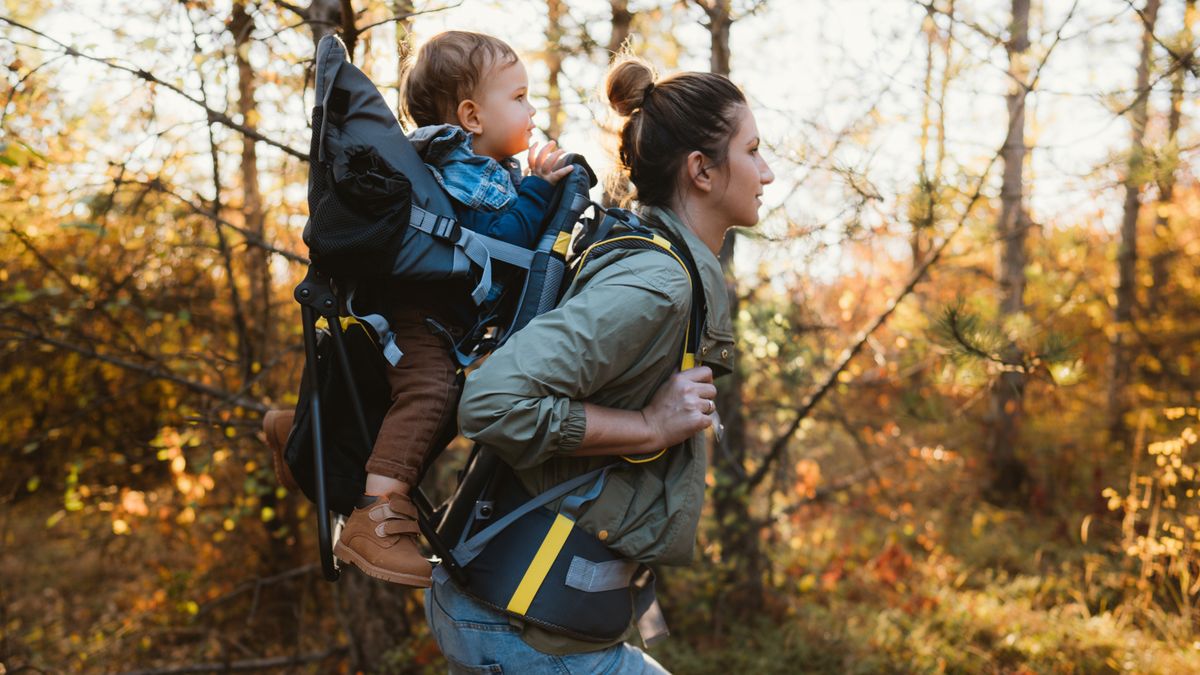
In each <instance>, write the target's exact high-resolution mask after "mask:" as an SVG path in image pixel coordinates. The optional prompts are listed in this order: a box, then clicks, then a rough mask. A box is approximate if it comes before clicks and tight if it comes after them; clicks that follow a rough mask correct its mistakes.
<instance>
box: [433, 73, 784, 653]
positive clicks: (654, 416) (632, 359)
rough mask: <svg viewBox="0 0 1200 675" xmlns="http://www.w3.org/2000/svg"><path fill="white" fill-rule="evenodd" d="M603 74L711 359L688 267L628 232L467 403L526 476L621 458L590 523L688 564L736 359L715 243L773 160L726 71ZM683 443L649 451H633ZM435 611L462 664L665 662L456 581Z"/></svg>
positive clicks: (737, 222)
mask: <svg viewBox="0 0 1200 675" xmlns="http://www.w3.org/2000/svg"><path fill="white" fill-rule="evenodd" d="M606 89H607V94H608V99H609V103H610V104H611V105H612V107H613V108H614V109H615V110H616V111H617V113H618V114H620V115H621V116H622V117H625V118H627V119H626V120H625V123H624V126H623V128H622V130H621V143H620V157H621V162H622V164H623V169H624V170H625V171H626V172H627V174H628V177H629V179H630V181H631V182H632V183H633V186H634V187H635V188H636V190H637V194H636V198H637V202H638V205H639V211H638V213H639V216H640V217H641V220H642V221H643V223H644V224H646V225H648V226H649V227H651V228H652V229H654V230H656V231H658V232H661V233H662V234H663V235H664V236H665V237H667V238H668V239H669V240H672V241H675V242H678V245H681V246H685V247H686V249H687V251H688V253H690V255H691V257H692V258H693V259H694V261H695V265H696V268H697V271H698V274H699V278H698V279H695V283H700V284H702V285H703V289H704V299H705V305H706V309H705V311H706V316H705V322H704V325H705V329H704V334H703V335H702V336H701V339H700V344H699V349H698V352H699V353H698V354H697V355H696V356H697V358H698V359H699V360H700V361H701V362H702V363H704V364H705V365H702V366H700V367H696V368H692V369H690V370H687V371H684V372H682V373H678V372H676V371H677V370H678V368H679V363H680V356H681V345H682V344H683V342H684V338H685V332H686V329H687V324H688V318H689V312H690V309H691V302H692V286H691V281H689V275H688V274H687V272H686V271H685V270H684V267H682V266H681V265H680V263H679V262H678V261H676V260H675V259H674V258H673V257H672V256H669V255H664V254H663V253H661V252H658V251H648V250H637V249H632V250H617V251H614V252H611V253H608V254H605V255H604V256H603V257H602V258H601V259H599V260H597V261H596V262H589V263H588V264H587V265H585V266H584V267H583V269H582V270H581V271H580V273H579V275H578V277H577V278H576V279H575V281H574V282H573V283H572V285H571V287H570V288H569V289H568V291H567V294H566V297H565V298H564V300H563V302H562V303H561V304H560V305H559V306H558V307H557V308H556V309H554V310H552V311H550V312H548V313H546V314H544V315H542V316H540V317H538V318H537V319H535V320H534V321H533V322H531V323H530V324H529V325H528V326H527V327H525V328H524V329H522V330H521V331H520V332H518V333H517V334H515V335H514V336H513V337H512V338H511V339H510V340H509V341H508V342H507V344H505V346H504V347H502V348H501V349H499V350H497V351H496V352H495V353H494V354H493V355H492V356H491V357H490V358H489V359H488V360H487V361H486V362H485V363H484V364H483V365H482V366H481V367H480V368H479V369H478V370H477V371H476V372H475V373H473V374H472V376H471V377H470V378H468V380H467V383H466V386H465V389H464V392H463V398H462V402H461V404H460V407H459V418H460V423H461V425H462V430H463V433H464V434H465V435H466V436H467V437H468V438H471V439H473V440H475V441H478V442H480V443H482V444H484V445H485V446H487V447H489V448H490V449H491V450H493V451H494V452H496V453H497V454H498V455H499V456H500V457H501V458H502V459H503V460H504V461H505V462H506V463H508V464H509V465H510V466H512V467H513V469H514V471H515V473H516V476H517V478H518V480H519V481H520V483H521V484H522V486H523V487H524V488H525V490H526V491H528V492H529V493H530V494H538V493H541V492H543V491H545V490H547V489H549V488H551V487H553V486H555V485H557V484H559V483H562V482H564V481H566V480H568V479H571V478H573V477H576V476H579V475H581V474H584V473H586V472H588V471H591V470H593V469H595V468H597V467H600V466H604V465H607V464H615V466H614V468H613V470H611V471H610V472H609V473H608V474H607V478H606V480H605V482H604V483H603V489H602V490H601V491H600V492H599V495H598V496H597V497H596V498H595V500H594V501H592V502H591V503H590V505H589V506H588V507H587V509H586V511H584V512H583V513H582V515H581V516H580V517H579V519H578V521H577V525H578V526H579V527H581V528H582V529H583V530H585V531H586V532H588V533H590V534H591V535H594V536H595V537H596V538H598V539H599V540H601V541H603V542H604V544H605V545H606V546H607V547H608V549H609V550H611V551H613V552H615V553H616V554H617V555H619V556H620V557H622V558H624V559H626V560H629V561H636V562H639V563H647V564H686V563H689V562H690V561H691V560H692V557H693V552H694V551H693V549H694V546H695V538H696V526H697V523H698V521H699V518H700V510H701V507H702V504H703V498H704V477H705V468H706V467H705V464H706V458H705V448H704V443H703V435H702V434H703V431H704V429H706V428H708V427H709V426H711V425H712V423H713V415H714V412H715V406H714V403H713V398H714V397H715V395H716V388H715V387H714V386H713V384H712V379H713V371H714V370H715V371H718V372H726V371H728V370H729V368H730V366H731V364H732V361H733V344H732V343H733V334H732V328H731V323H730V318H729V312H728V302H727V300H726V295H725V284H724V277H723V276H722V273H721V268H720V264H719V263H718V261H717V257H716V256H717V253H718V251H719V250H720V248H721V243H722V241H723V240H724V238H725V236H726V234H727V233H728V231H729V230H730V229H731V228H733V227H751V226H753V225H755V224H756V223H757V222H758V209H759V207H760V206H761V196H762V189H763V186H764V185H766V184H768V183H770V182H771V181H772V180H773V179H774V176H773V174H772V173H771V170H770V169H769V168H768V167H767V164H766V162H765V161H764V160H763V159H762V157H761V156H760V155H759V153H758V144H759V140H758V129H757V125H756V124H755V121H754V115H753V114H752V113H751V112H750V109H749V107H748V106H747V103H746V99H745V97H744V96H743V95H742V93H741V91H739V90H738V89H737V87H735V86H734V85H733V84H732V83H731V82H729V80H728V79H726V78H724V77H721V76H719V75H713V74H710V73H681V74H677V75H674V76H671V77H668V78H665V79H663V80H660V81H657V82H656V81H655V80H654V73H653V71H652V70H651V69H650V67H649V66H648V65H646V64H645V63H644V62H642V61H639V60H635V59H626V60H623V61H621V62H620V63H618V64H616V65H614V66H613V67H612V69H611V70H610V71H609V74H608V78H607V81H606ZM679 443H682V446H680V447H675V448H672V449H671V450H669V451H667V452H665V453H663V454H662V455H661V456H659V457H658V458H656V459H654V460H653V461H638V462H634V461H630V462H623V461H621V459H619V456H634V455H639V454H644V453H651V454H650V455H649V456H653V453H656V452H657V451H658V450H660V449H661V448H671V446H674V445H676V444H679ZM579 609H580V610H581V611H587V608H586V607H580V608H579ZM426 613H427V615H428V618H429V621H430V625H431V626H432V629H433V632H434V634H435V636H436V637H437V640H438V643H439V645H440V646H441V648H442V652H443V653H444V654H445V655H446V658H447V659H448V660H449V661H450V664H451V670H452V671H454V672H504V671H505V670H507V671H510V672H520V673H535V672H537V673H540V672H555V673H562V672H570V673H577V672H578V673H592V672H614V673H616V672H619V673H627V672H634V673H637V672H654V673H658V672H665V671H663V669H662V667H661V666H660V665H659V664H658V663H656V662H655V661H654V659H652V658H650V657H649V656H647V655H646V654H644V653H643V652H642V651H641V650H640V649H638V648H636V647H633V646H631V645H629V644H626V643H624V642H623V641H621V640H616V641H613V642H610V643H608V644H596V643H594V642H585V641H581V640H577V639H574V638H571V637H568V636H566V635H563V634H559V633H554V632H550V631H548V630H543V629H541V628H538V627H537V626H534V625H532V624H529V623H525V622H522V621H520V620H519V619H513V618H510V617H509V616H508V615H505V614H503V613H500V612H497V611H494V610H492V609H490V608H489V607H487V606H485V605H483V604H481V603H479V602H477V601H475V600H473V599H472V598H470V597H469V596H467V595H466V594H464V593H463V592H462V591H461V590H460V589H459V588H458V587H457V586H455V584H454V583H452V582H448V581H447V582H445V583H441V584H437V585H435V587H434V588H433V589H431V591H429V592H428V593H427V595H426Z"/></svg>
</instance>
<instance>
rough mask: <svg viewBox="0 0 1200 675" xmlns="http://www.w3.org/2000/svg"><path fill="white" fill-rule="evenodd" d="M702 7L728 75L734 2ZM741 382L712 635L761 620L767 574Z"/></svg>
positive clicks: (721, 468) (721, 472)
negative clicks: (750, 479)
mask: <svg viewBox="0 0 1200 675" xmlns="http://www.w3.org/2000/svg"><path fill="white" fill-rule="evenodd" d="M697 2H699V4H700V6H701V7H702V8H703V9H704V12H705V14H706V15H707V17H708V23H707V28H708V30H709V33H710V36H711V44H712V55H711V61H710V65H711V70H712V72H714V73H717V74H718V75H725V76H728V75H729V35H730V28H731V27H732V26H733V22H734V19H733V16H732V13H731V8H730V5H731V3H730V0H713V1H711V2H700V1H699V0H697ZM736 241H737V236H736V234H735V233H733V232H730V233H729V234H728V235H726V237H725V242H724V245H723V246H722V247H721V254H720V261H721V269H722V270H724V272H725V293H726V295H727V297H728V298H729V313H730V315H731V316H732V317H733V318H734V320H736V319H737V316H738V313H739V310H740V308H741V301H740V298H739V296H738V288H737V276H736V272H735V270H734V262H733V261H734V251H735V249H736ZM743 384H744V383H743V377H742V373H741V371H740V369H739V368H738V367H737V366H736V365H735V367H734V371H733V373H732V374H730V375H728V376H727V377H724V378H722V379H721V380H720V381H719V382H718V384H717V399H716V405H717V410H719V411H720V413H721V421H722V422H723V423H724V425H725V431H724V434H723V436H722V439H721V441H720V443H717V444H715V445H714V447H713V450H712V453H711V457H712V467H713V472H714V478H715V482H716V484H715V486H714V487H713V492H712V501H713V514H714V516H715V519H716V533H715V536H716V538H717V540H718V541H719V543H720V548H721V552H722V554H721V558H722V570H721V575H720V579H721V580H720V582H719V584H718V591H717V597H716V604H715V607H714V608H713V621H714V630H715V631H716V632H718V633H721V632H724V630H725V629H726V626H725V625H724V622H725V621H727V620H729V621H742V620H745V619H748V618H750V617H754V616H757V615H758V614H759V613H760V611H761V609H762V606H763V576H764V573H765V569H764V565H763V560H764V556H763V553H762V550H761V549H762V546H761V543H760V541H759V536H758V535H759V528H758V527H756V526H755V525H753V523H754V522H755V519H754V518H753V517H752V514H751V512H750V490H749V486H748V485H747V483H746V458H747V447H746V443H747V439H746V421H745V395H744V392H743Z"/></svg>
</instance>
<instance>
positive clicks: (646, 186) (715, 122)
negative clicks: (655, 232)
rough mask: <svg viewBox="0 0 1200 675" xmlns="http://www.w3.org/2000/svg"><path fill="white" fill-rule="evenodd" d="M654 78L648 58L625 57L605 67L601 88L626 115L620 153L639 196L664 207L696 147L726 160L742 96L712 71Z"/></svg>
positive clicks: (717, 160) (642, 200)
mask: <svg viewBox="0 0 1200 675" xmlns="http://www.w3.org/2000/svg"><path fill="white" fill-rule="evenodd" d="M654 78H655V73H654V69H653V68H651V67H650V65H649V64H648V63H646V62H645V61H643V60H641V59H638V58H634V57H628V56H627V57H624V58H621V59H619V60H618V61H617V62H616V63H615V64H613V66H612V67H611V68H610V69H609V71H608V78H607V79H606V80H605V91H606V93H607V95H608V103H609V105H611V106H612V108H613V110H615V111H617V114H619V115H621V116H622V117H626V118H628V119H626V120H625V124H624V125H623V126H622V127H621V144H620V147H619V150H618V153H619V157H620V160H621V164H622V165H623V167H624V169H625V171H626V172H627V173H628V174H629V180H630V182H632V183H633V186H634V187H635V188H636V189H637V200H638V201H639V202H640V203H642V204H647V205H651V206H667V205H668V204H669V203H670V201H671V196H672V193H673V192H674V190H675V181H676V179H677V177H678V175H679V168H680V167H681V166H683V162H684V159H685V158H686V157H687V156H688V154H689V153H691V152H692V151H694V150H699V151H700V152H702V153H704V156H705V157H707V158H708V159H709V160H711V161H712V162H713V163H715V164H718V165H719V164H721V163H723V162H724V161H725V159H726V158H727V156H728V152H729V140H730V138H731V137H732V136H733V133H734V132H735V131H736V130H737V112H738V111H737V108H738V106H740V105H745V104H746V97H745V95H743V94H742V92H741V90H740V89H738V88H737V87H736V86H735V85H734V84H733V83H732V82H730V81H729V78H727V77H724V76H722V75H716V74H713V73H697V72H685V73H677V74H675V75H671V76H669V77H666V78H663V79H662V80H658V81H657V82H656V81H655V79H654Z"/></svg>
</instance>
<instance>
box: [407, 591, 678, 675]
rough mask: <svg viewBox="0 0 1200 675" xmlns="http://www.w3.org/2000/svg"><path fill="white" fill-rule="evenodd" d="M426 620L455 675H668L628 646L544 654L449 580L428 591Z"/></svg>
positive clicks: (504, 619) (502, 619)
mask: <svg viewBox="0 0 1200 675" xmlns="http://www.w3.org/2000/svg"><path fill="white" fill-rule="evenodd" d="M425 618H426V620H428V621H429V627H430V629H431V630H432V631H433V636H434V637H435V638H436V639H437V642H438V646H439V647H441V650H442V654H443V655H444V656H445V657H446V661H447V662H448V663H449V664H450V672H451V673H455V674H457V673H468V674H469V673H520V675H543V674H545V675H575V674H579V675H584V674H587V675H591V674H593V673H596V674H599V673H611V674H613V675H624V674H625V673H633V674H637V673H649V674H651V675H664V674H666V673H667V671H666V669H664V668H663V667H662V666H661V665H659V664H658V662H657V661H655V660H654V659H653V658H651V657H650V655H648V654H646V653H645V652H643V651H642V650H640V649H638V648H637V647H634V646H633V645H630V644H626V643H621V644H617V645H613V646H612V647H609V648H608V649H602V650H600V651H595V652H584V653H580V654H567V655H565V656H554V655H552V654H544V653H542V652H539V651H537V650H536V649H534V648H533V647H530V646H529V645H528V644H526V643H525V641H524V640H522V639H521V633H520V629H518V628H517V627H516V626H513V625H511V624H509V622H508V618H507V617H506V616H505V615H504V614H501V613H500V612H497V611H495V610H493V609H492V608H490V607H487V606H486V605H482V604H480V603H478V602H476V601H475V600H474V599H472V598H470V597H468V596H467V595H465V594H463V592H462V591H460V590H458V588H457V587H456V586H455V585H454V584H453V583H452V582H449V581H447V582H446V583H442V584H439V583H435V584H434V585H433V588H430V589H429V590H427V591H425Z"/></svg>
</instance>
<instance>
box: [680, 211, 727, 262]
mask: <svg viewBox="0 0 1200 675" xmlns="http://www.w3.org/2000/svg"><path fill="white" fill-rule="evenodd" d="M668 208H670V209H671V211H673V212H674V213H675V217H676V218H678V219H679V221H680V222H682V223H683V226H684V227H686V228H688V229H689V230H691V231H692V233H693V234H695V235H696V236H697V237H699V238H700V241H702V242H704V245H705V246H706V247H708V250H710V251H712V254H713V255H720V253H721V244H723V243H724V242H725V232H726V231H727V230H728V229H729V228H728V227H727V226H726V225H725V224H724V223H722V222H720V220H719V218H720V216H718V215H717V214H715V213H714V212H713V210H712V209H707V208H704V206H703V205H702V204H700V202H699V200H696V199H682V200H675V201H672V202H671V204H669V205H668Z"/></svg>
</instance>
